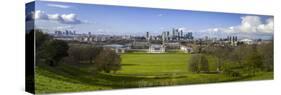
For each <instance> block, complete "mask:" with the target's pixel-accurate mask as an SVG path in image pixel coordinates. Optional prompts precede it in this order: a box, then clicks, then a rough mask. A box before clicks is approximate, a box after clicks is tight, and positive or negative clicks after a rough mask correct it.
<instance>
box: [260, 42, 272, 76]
mask: <svg viewBox="0 0 281 95" xmlns="http://www.w3.org/2000/svg"><path fill="white" fill-rule="evenodd" d="M258 52H259V53H260V55H261V57H262V59H263V70H265V71H273V42H270V43H264V44H261V45H260V46H259V47H258Z"/></svg>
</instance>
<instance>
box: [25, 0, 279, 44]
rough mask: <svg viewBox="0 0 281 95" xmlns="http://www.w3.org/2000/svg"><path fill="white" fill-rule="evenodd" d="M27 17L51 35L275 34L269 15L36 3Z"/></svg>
mask: <svg viewBox="0 0 281 95" xmlns="http://www.w3.org/2000/svg"><path fill="white" fill-rule="evenodd" d="M29 8H30V7H29ZM34 10H35V11H34ZM26 14H27V17H26V20H27V24H28V23H29V22H28V21H32V20H35V28H40V29H43V30H46V31H47V32H52V33H53V32H54V31H55V30H75V31H76V32H78V33H84V34H87V33H88V32H91V33H92V34H104V35H132V36H135V35H141V36H145V33H146V32H149V33H150V34H151V35H161V33H162V32H163V31H172V29H173V28H178V29H180V30H183V32H184V33H187V32H192V33H193V34H194V37H195V38H203V37H205V36H209V37H222V36H223V37H226V36H228V35H235V36H239V37H242V38H262V39H270V38H271V37H272V36H273V32H274V29H273V28H274V26H273V24H274V20H273V16H266V15H252V14H231V13H218V12H202V11H190V10H170V9H155V8H138V7H122V6H107V5H93V4H78V3H62V2H49V1H37V2H36V5H35V9H27V13H26Z"/></svg>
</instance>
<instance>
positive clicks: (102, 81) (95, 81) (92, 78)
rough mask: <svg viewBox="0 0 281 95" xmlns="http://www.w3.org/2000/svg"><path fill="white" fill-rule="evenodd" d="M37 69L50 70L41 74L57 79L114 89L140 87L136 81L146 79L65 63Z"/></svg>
mask: <svg viewBox="0 0 281 95" xmlns="http://www.w3.org/2000/svg"><path fill="white" fill-rule="evenodd" d="M37 69H42V70H44V71H47V72H50V73H40V74H41V75H43V76H46V77H50V78H54V79H57V80H62V81H67V82H71V83H75V84H84V85H92V86H95V85H96V86H108V87H112V88H113V89H114V88H132V87H138V84H137V83H136V82H138V81H140V80H144V79H146V78H143V77H134V76H113V75H110V74H104V73H96V74H94V73H91V72H87V71H83V70H80V69H78V68H76V67H72V66H70V65H63V66H57V67H50V66H47V65H44V66H42V65H41V66H37ZM54 74H55V75H54ZM61 76H62V77H61Z"/></svg>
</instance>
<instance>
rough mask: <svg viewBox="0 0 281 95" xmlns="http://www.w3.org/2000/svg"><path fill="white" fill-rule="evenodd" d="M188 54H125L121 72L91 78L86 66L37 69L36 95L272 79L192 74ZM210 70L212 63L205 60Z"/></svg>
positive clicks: (266, 74) (265, 75)
mask: <svg viewBox="0 0 281 95" xmlns="http://www.w3.org/2000/svg"><path fill="white" fill-rule="evenodd" d="M190 56H191V55H190V54H184V53H164V54H147V53H127V54H122V55H121V58H122V69H121V70H120V71H118V72H117V73H115V74H112V73H111V74H106V73H99V74H94V73H93V72H91V71H92V69H93V66H92V65H89V64H83V65H70V64H67V63H65V64H61V65H59V66H57V67H49V66H47V65H40V66H37V68H36V75H35V76H36V78H35V83H36V85H35V88H36V93H54V92H76V91H92V90H106V89H120V88H138V87H152V86H168V85H184V84H199V83H216V82H227V81H238V80H264V79H273V73H272V72H260V73H258V74H257V76H254V77H236V78H234V77H227V76H225V75H224V74H193V73H191V72H189V71H188V67H187V66H188V65H187V62H188V60H189V58H190ZM208 60H209V63H210V70H211V71H212V70H215V65H214V64H215V63H214V62H215V60H214V58H212V57H208Z"/></svg>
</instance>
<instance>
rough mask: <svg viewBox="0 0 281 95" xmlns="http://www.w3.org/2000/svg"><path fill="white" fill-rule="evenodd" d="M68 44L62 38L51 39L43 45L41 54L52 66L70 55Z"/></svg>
mask: <svg viewBox="0 0 281 95" xmlns="http://www.w3.org/2000/svg"><path fill="white" fill-rule="evenodd" d="M68 48H69V46H68V44H67V43H66V42H64V41H62V40H49V41H47V42H45V43H44V44H43V45H42V51H41V52H40V54H41V55H42V57H43V58H44V59H45V62H47V63H48V64H49V65H50V66H55V65H56V64H57V63H58V62H59V61H60V60H61V59H62V58H63V57H66V56H67V55H68V53H67V51H68Z"/></svg>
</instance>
